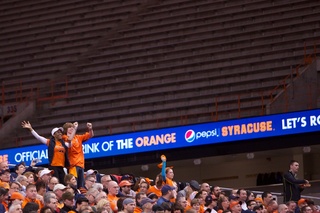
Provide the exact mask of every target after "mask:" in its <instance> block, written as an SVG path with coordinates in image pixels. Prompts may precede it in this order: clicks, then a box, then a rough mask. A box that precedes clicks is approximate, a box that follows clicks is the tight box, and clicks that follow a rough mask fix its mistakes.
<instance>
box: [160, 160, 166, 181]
mask: <svg viewBox="0 0 320 213" xmlns="http://www.w3.org/2000/svg"><path fill="white" fill-rule="evenodd" d="M161 161H162V168H161V176H162V180H163V182H166V179H167V176H166V167H167V158H166V156H165V155H161Z"/></svg>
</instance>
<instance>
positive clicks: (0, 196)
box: [0, 187, 9, 203]
mask: <svg viewBox="0 0 320 213" xmlns="http://www.w3.org/2000/svg"><path fill="white" fill-rule="evenodd" d="M8 192H9V190H8V189H5V188H3V187H0V203H1V202H2V201H4V200H7V199H8Z"/></svg>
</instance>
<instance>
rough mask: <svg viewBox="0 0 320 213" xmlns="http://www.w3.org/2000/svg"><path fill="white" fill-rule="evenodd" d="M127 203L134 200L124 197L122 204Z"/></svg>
mask: <svg viewBox="0 0 320 213" xmlns="http://www.w3.org/2000/svg"><path fill="white" fill-rule="evenodd" d="M129 203H135V201H134V200H133V199H132V198H126V199H124V200H123V205H127V204H129Z"/></svg>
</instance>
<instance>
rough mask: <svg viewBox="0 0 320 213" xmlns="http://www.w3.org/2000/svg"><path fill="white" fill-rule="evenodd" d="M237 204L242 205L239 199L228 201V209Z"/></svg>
mask: <svg viewBox="0 0 320 213" xmlns="http://www.w3.org/2000/svg"><path fill="white" fill-rule="evenodd" d="M238 204H240V205H242V202H241V201H231V202H230V209H232V208H233V207H235V206H236V205H238Z"/></svg>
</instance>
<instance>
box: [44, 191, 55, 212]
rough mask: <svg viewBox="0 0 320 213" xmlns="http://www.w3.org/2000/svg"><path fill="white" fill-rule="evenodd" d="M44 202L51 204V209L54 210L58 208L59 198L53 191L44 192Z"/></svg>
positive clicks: (47, 204) (46, 204)
mask: <svg viewBox="0 0 320 213" xmlns="http://www.w3.org/2000/svg"><path fill="white" fill-rule="evenodd" d="M43 202H44V205H45V206H49V207H50V208H51V209H54V210H56V209H57V204H58V200H57V197H56V195H55V194H54V193H53V192H51V191H48V192H46V193H44V195H43Z"/></svg>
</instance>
